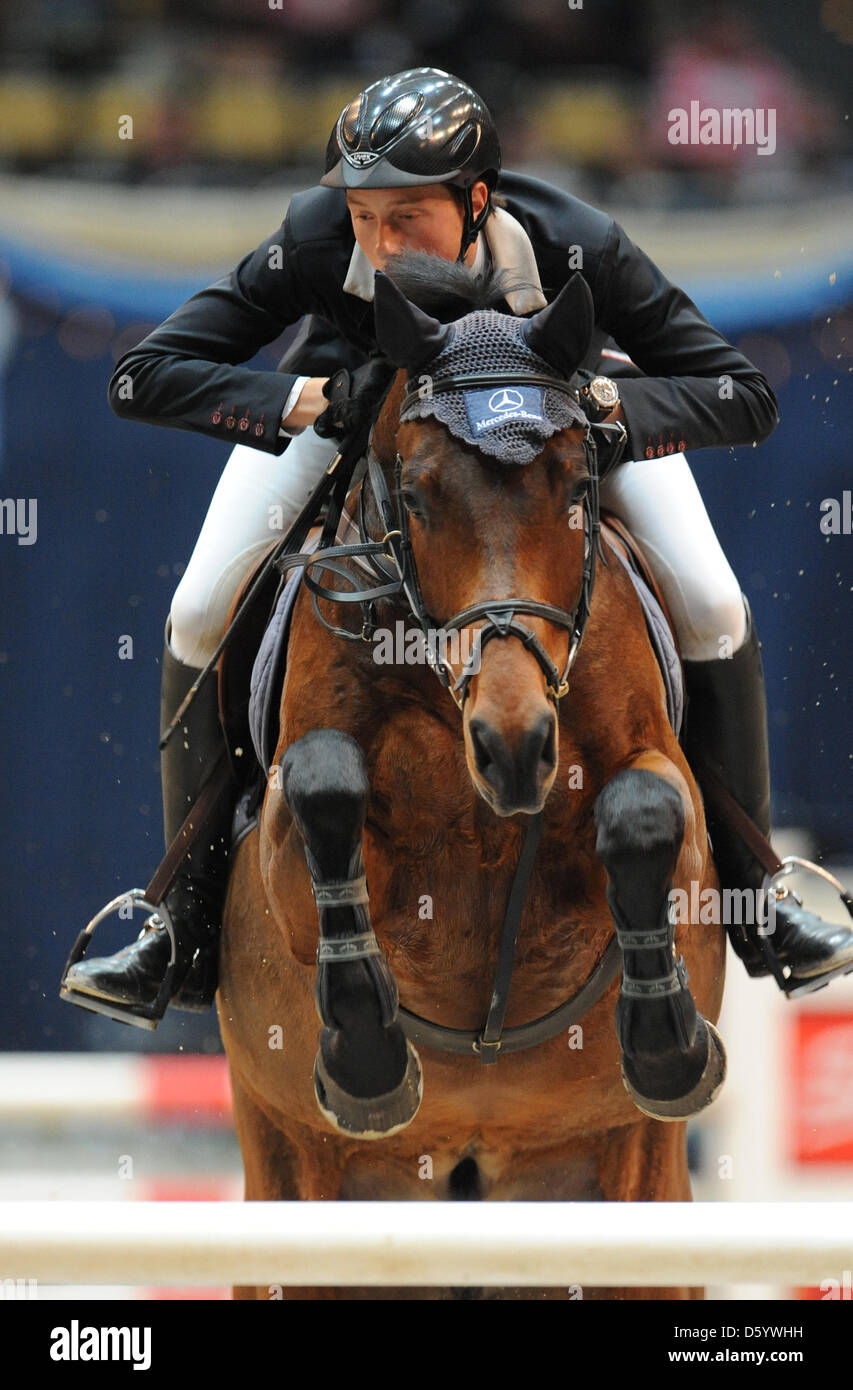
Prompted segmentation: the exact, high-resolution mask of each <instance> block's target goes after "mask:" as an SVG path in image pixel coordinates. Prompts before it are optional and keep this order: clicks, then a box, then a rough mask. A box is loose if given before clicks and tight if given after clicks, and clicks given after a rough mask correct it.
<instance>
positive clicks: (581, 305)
mask: <svg viewBox="0 0 853 1390" xmlns="http://www.w3.org/2000/svg"><path fill="white" fill-rule="evenodd" d="M594 327H595V305H594V304H593V299H592V293H591V291H590V288H589V285H588V284H587V283H586V280H585V279H584V278H583V276H582V275H581V273H580V271H575V274H574V275H573V276H572V278H571V280H567V281H566V284H565V285H564V286H563V288H562V289H561V290H560V293H559V294H558V295H557V298H556V299H555V300H554V303H553V304H548V305H546V307H545V308H544V309H540V310H539V312H538V314H534V315H533V317H532V318H530V319H527V321H526V322H525V325H524V329H523V332H524V336H525V338H526V339H527V345H528V347H529V348H530V349H531V350H532V351H533V352H535V353H538V355H539V356H540V357H544V359H545V361H546V362H550V363H551V365H552V366H554V367H557V368H558V369H559V370H560V371H561V372H562V373H563V374H564V376H566V377H570V376H572V375H573V373H574V372H576V371H577V369H578V367H579V366H580V364H581V362H582V361H583V359H584V358H585V357H586V354H587V351H588V349H589V344H590V341H591V339H592V331H593V328H594Z"/></svg>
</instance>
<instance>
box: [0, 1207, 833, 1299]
mask: <svg viewBox="0 0 853 1390" xmlns="http://www.w3.org/2000/svg"><path fill="white" fill-rule="evenodd" d="M851 1269H853V1203H844V1202H821V1203H807V1202H741V1203H732V1204H727V1203H715V1202H697V1203H687V1202H685V1203H668V1202H660V1203H656V1202H639V1203H634V1202H625V1203H597V1202H584V1203H572V1202H482V1203H477V1202H459V1203H454V1202H433V1201H424V1202H246V1203H243V1202H159V1203H158V1202H122V1203H118V1202H115V1203H112V1202H49V1201H48V1202H2V1203H0V1279H3V1278H16V1279H20V1278H27V1279H37V1280H39V1281H41V1282H42V1283H46V1284H98V1285H105V1284H155V1285H156V1284H160V1285H179V1284H194V1285H204V1284H254V1285H275V1284H281V1285H282V1286H285V1285H355V1286H364V1287H372V1286H379V1285H391V1286H393V1285H400V1286H406V1285H409V1286H417V1285H424V1286H427V1285H438V1286H456V1285H460V1286H461V1285H493V1286H500V1285H507V1286H512V1285H542V1286H547V1287H559V1286H561V1285H565V1286H569V1285H581V1287H582V1286H583V1285H587V1286H589V1287H594V1286H596V1285H608V1284H611V1285H626V1286H629V1287H630V1286H639V1287H642V1286H650V1287H654V1286H660V1285H701V1284H729V1283H738V1284H748V1283H762V1284H767V1283H769V1284H780V1285H781V1284H785V1285H788V1284H807V1285H820V1283H821V1282H822V1281H823V1280H825V1279H836V1280H841V1279H842V1278H843V1277H844V1271H845V1270H847V1271H850V1270H851Z"/></svg>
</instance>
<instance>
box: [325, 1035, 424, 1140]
mask: <svg viewBox="0 0 853 1390" xmlns="http://www.w3.org/2000/svg"><path fill="white" fill-rule="evenodd" d="M406 1056H407V1063H406V1073H405V1075H404V1077H403V1079H402V1081H401V1082H400V1084H399V1085H398V1086H395V1087H394V1090H393V1091H386V1092H385V1094H384V1095H381V1096H351V1095H350V1094H349V1092H348V1091H344V1090H342V1089H341V1087H340V1086H339V1085H338V1084H337V1082H336V1081H334V1080H333V1078H332V1077H331V1076H330V1075H329V1073H328V1071H327V1070H326V1066H325V1063H324V1062H323V1054H322V1052H318V1053H317V1057H316V1060H315V1062H314V1094H315V1096H316V1097H317V1104H318V1105H319V1107H320V1110H321V1111H322V1113H323V1115H324V1116H325V1117H326V1119H327V1120H328V1121H329V1124H330V1125H332V1126H333V1128H334V1129H336V1130H338V1131H339V1133H341V1134H346V1135H349V1137H350V1138H351V1139H387V1138H388V1137H389V1136H390V1135H392V1134H397V1133H399V1131H400V1130H401V1129H405V1128H406V1126H407V1125H410V1124H411V1123H412V1120H413V1119H414V1118H415V1115H416V1114H417V1113H418V1109H419V1107H420V1103H421V1100H422V1098H423V1093H424V1078H423V1072H422V1070H421V1063H420V1058H419V1057H418V1054H417V1052H416V1051H415V1049H414V1048H413V1047H412V1044H411V1043H410V1042H409V1040H408V1038H407V1039H406Z"/></svg>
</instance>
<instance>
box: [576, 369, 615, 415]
mask: <svg viewBox="0 0 853 1390" xmlns="http://www.w3.org/2000/svg"><path fill="white" fill-rule="evenodd" d="M578 394H579V396H580V403H581V405H582V406H583V408H584V411H585V413H586V416H587V419H589V420H590V421H591V422H592V423H593V424H600V422H601V421H602V420H603V419H604V418H605V417H606V416H607V415H609V414H610V412H611V410H615V409H616V406H617V405H619V387H618V386H617V385H616V382H615V381H611V379H610V377H609V376H594V377H593V378H592V381H589V382H587V384H586V386H582V387H581V388H580V391H579V392H578Z"/></svg>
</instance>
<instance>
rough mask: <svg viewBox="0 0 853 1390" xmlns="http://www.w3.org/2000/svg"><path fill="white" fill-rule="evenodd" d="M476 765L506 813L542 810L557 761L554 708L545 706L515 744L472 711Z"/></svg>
mask: <svg viewBox="0 0 853 1390" xmlns="http://www.w3.org/2000/svg"><path fill="white" fill-rule="evenodd" d="M468 732H469V735H470V738H471V748H472V751H473V754H474V765H475V767H476V769H477V772H478V773H479V775H480V777H481V778H482V779H483V781H484V782H485V783H486V784H487V786H488V787H489V788H490V790H491V791H492V792H493V794H494V797H495V802H496V809H497V810H499V811H500V813H501V814H503V815H512V814H513V813H514V812H515V811H538V810H539V809H540V806H541V802H542V791H543V788H544V785H545V783H546V782H547V781H548V778H549V777H550V776H551V774H552V773H553V771H554V768H555V767H556V763H557V741H556V732H557V719H556V715H555V713H554V711H553V709H546V710H543V711H542V713H541V714H540V715H539V716H538V717H537V719H536V720H535V721H534V722H533V724H531V725H530V727H529V728H528V729H525V730H524V731H523V733H522V735H521V737H520V738H519V739H518V741H517V746H516V748H515V749H513V748H511V747H510V745H509V743H508V742H507V740H506V738H505V737H504V735H503V734H502V733H501V732H500V730H499V729H496V728H495V727H494V725H493V724H490V723H489V722H488V720H486V719H483V718H482V717H481V716H479V715H476V714H474V715H472V716H471V719H470V721H469V724H468Z"/></svg>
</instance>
